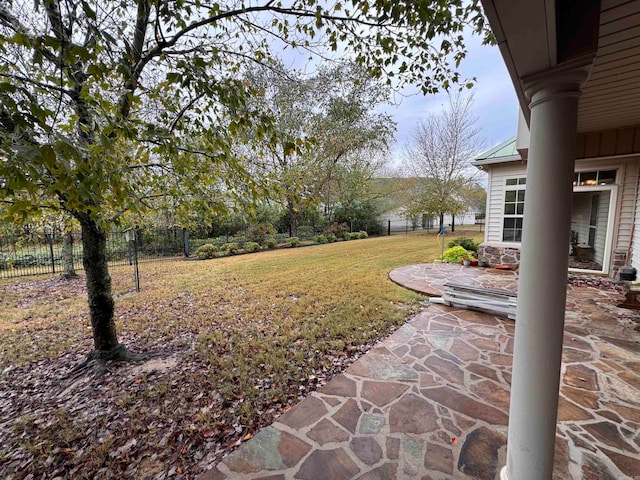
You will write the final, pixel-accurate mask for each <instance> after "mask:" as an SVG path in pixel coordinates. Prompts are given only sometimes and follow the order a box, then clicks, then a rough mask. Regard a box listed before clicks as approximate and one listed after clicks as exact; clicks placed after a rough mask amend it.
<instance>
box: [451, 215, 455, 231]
mask: <svg viewBox="0 0 640 480" xmlns="http://www.w3.org/2000/svg"><path fill="white" fill-rule="evenodd" d="M455 231H456V216H455V215H454V214H453V213H452V214H451V233H453V232H455Z"/></svg>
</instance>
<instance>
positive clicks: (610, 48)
mask: <svg viewBox="0 0 640 480" xmlns="http://www.w3.org/2000/svg"><path fill="white" fill-rule="evenodd" d="M482 3H483V6H484V10H485V13H486V15H487V18H488V20H489V23H490V25H491V28H492V29H493V32H494V35H495V37H496V40H497V43H498V47H499V48H500V52H501V53H502V57H503V58H504V61H505V64H506V67H507V70H508V72H509V75H510V76H511V79H512V81H513V84H514V87H515V90H516V94H517V96H518V100H519V102H520V107H521V110H522V112H523V115H524V120H525V122H526V123H527V124H528V122H529V114H530V111H529V98H527V96H526V94H525V87H524V81H523V79H526V78H531V77H532V76H537V75H542V74H544V73H545V72H547V71H551V70H555V69H557V68H558V67H562V66H563V65H566V64H568V63H571V62H575V61H576V60H577V59H582V60H584V61H587V62H593V67H592V70H591V75H590V77H589V79H588V80H587V82H586V83H585V84H584V85H583V88H582V96H581V98H580V103H579V109H578V132H581V133H584V132H590V131H598V130H606V129H612V128H619V127H624V126H630V125H638V124H640V81H638V79H639V78H640V2H638V1H627V0H602V1H600V0H581V1H573V0H482Z"/></svg>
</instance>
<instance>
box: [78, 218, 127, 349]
mask: <svg viewBox="0 0 640 480" xmlns="http://www.w3.org/2000/svg"><path fill="white" fill-rule="evenodd" d="M80 225H81V226H82V264H83V266H84V271H85V273H86V276H87V293H88V297H89V316H90V318H91V326H92V328H93V345H94V347H95V349H96V351H109V350H113V349H115V348H116V347H118V337H117V336H116V324H115V321H114V319H113V312H114V301H113V295H112V294H111V276H110V275H109V270H108V267H107V234H106V232H105V231H104V230H103V229H102V228H100V227H99V226H98V225H97V224H96V222H94V221H93V220H91V219H88V218H83V219H82V220H81V221H80Z"/></svg>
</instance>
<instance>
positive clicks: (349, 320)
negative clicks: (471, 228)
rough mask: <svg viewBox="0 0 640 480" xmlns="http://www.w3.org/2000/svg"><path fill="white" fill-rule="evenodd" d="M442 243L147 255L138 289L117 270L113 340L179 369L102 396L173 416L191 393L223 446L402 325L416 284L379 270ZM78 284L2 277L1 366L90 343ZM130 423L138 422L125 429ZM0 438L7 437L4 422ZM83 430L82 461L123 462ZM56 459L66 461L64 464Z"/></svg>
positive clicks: (40, 364) (428, 257) (23, 365)
mask: <svg viewBox="0 0 640 480" xmlns="http://www.w3.org/2000/svg"><path fill="white" fill-rule="evenodd" d="M476 238H477V237H476ZM439 254H440V245H439V243H438V241H437V239H436V237H435V235H399V236H392V237H382V238H371V239H366V240H358V241H351V242H341V243H336V244H329V245H321V246H314V247H309V248H298V249H285V250H276V251H268V252H261V253H259V254H253V255H243V256H237V257H227V258H222V259H215V260H206V261H168V262H162V263H145V264H141V266H140V276H141V287H142V292H140V293H139V294H136V293H135V292H134V291H133V285H132V284H133V276H132V272H131V269H130V268H125V267H118V268H114V269H112V276H113V285H114V294H115V296H116V302H117V307H116V317H117V328H118V331H119V333H120V337H121V339H122V341H124V342H125V343H127V344H129V345H130V346H131V347H133V349H135V350H138V351H140V350H154V351H163V352H164V353H165V355H166V356H173V357H175V358H178V359H179V362H177V366H176V367H175V371H172V370H171V369H170V370H169V371H167V372H165V373H166V375H164V376H163V375H156V376H155V377H154V379H153V381H149V382H144V384H143V385H140V382H137V383H136V385H135V386H134V388H133V389H130V390H127V389H125V390H124V391H119V392H110V393H109V394H108V395H109V396H110V397H109V401H110V404H113V405H118V408H119V409H120V411H124V412H125V414H126V415H128V416H129V417H131V418H135V419H136V421H137V422H140V423H142V424H143V425H145V424H148V422H149V421H150V420H149V418H147V417H148V415H149V412H152V411H154V406H155V407H156V408H155V410H156V412H157V410H158V408H159V409H160V411H161V412H162V416H163V418H164V417H172V416H176V420H175V421H176V422H177V423H179V422H182V421H183V417H184V416H185V415H186V413H185V410H184V409H188V408H189V407H190V405H191V403H193V409H192V410H193V412H192V414H191V415H189V416H188V421H189V425H188V429H190V430H189V431H192V432H203V431H206V432H207V434H206V435H204V436H205V437H207V439H210V438H216V439H218V440H219V442H218V443H219V444H220V445H222V446H223V447H224V448H228V444H229V443H230V441H231V444H233V442H235V441H236V439H238V438H242V436H244V435H245V434H246V433H251V432H254V431H255V430H256V429H257V428H259V427H261V426H263V425H265V424H268V423H270V422H271V421H272V420H273V417H274V416H275V415H277V414H278V413H279V412H281V411H282V410H283V409H286V408H287V405H290V404H292V403H294V402H296V401H297V398H298V396H299V395H300V394H302V395H305V394H306V393H308V391H310V390H313V389H314V388H316V387H317V386H318V385H319V384H322V383H324V382H325V381H326V380H327V379H328V378H330V377H331V376H332V375H333V374H334V373H335V372H336V371H340V370H341V369H342V368H344V366H345V365H346V364H348V363H349V362H350V361H351V360H352V359H353V358H355V357H357V356H358V355H359V354H360V353H361V352H364V351H366V350H367V349H368V348H369V346H370V345H371V344H372V343H374V342H375V341H377V340H378V339H380V338H382V337H384V336H386V335H387V334H388V333H389V332H390V331H392V330H393V329H394V328H395V327H396V326H397V325H400V324H402V323H403V322H404V321H405V320H406V318H407V317H408V316H409V315H410V314H411V313H413V312H414V311H416V309H417V302H416V300H417V299H418V296H417V295H416V294H414V293H412V292H409V291H407V290H405V289H402V288H400V287H398V286H396V285H394V284H392V283H391V282H390V281H389V280H388V278H387V275H388V272H389V271H390V270H392V269H393V268H395V267H397V266H402V265H407V264H412V263H421V262H429V261H432V260H433V259H434V258H436V257H438V256H439ZM82 283H83V282H82V281H80V282H67V281H62V280H58V279H27V280H21V281H20V282H17V283H16V282H14V283H13V284H11V283H9V282H8V281H3V282H0V371H1V370H3V369H6V368H7V367H9V366H12V368H13V369H15V368H19V369H20V370H21V371H31V370H34V371H36V370H37V369H39V368H45V367H46V366H49V365H54V366H55V365H56V362H57V363H58V364H60V365H61V367H60V368H59V369H58V371H61V370H62V371H63V370H64V368H69V367H70V366H71V365H73V363H74V362H76V361H79V360H80V358H81V357H82V355H84V354H86V353H87V352H88V351H89V350H90V348H91V344H92V342H91V330H90V328H89V325H88V320H87V306H86V294H85V293H84V286H83V285H82ZM49 359H52V360H54V361H53V362H51V361H50V360H49ZM170 363H171V362H170ZM175 363H176V362H173V363H172V365H173V364H175ZM63 367H64V368H63ZM123 371H124V370H123ZM130 372H131V371H129V373H127V375H129V374H130ZM9 375H11V373H9ZM134 375H135V373H134ZM176 375H181V376H182V377H184V378H181V380H180V382H181V387H180V388H177V387H176V385H175V382H174V380H175V376H176ZM120 376H121V377H122V378H124V376H125V374H124V373H122V374H121V375H120ZM2 377H5V373H4V372H3V374H2V375H1V376H0V380H7V381H8V379H7V378H4V379H3V378H2ZM2 383H4V382H2ZM143 387H144V388H143ZM199 389H201V390H203V391H206V392H209V393H211V392H215V395H214V394H213V393H211V394H210V395H209V399H211V398H214V397H215V398H216V399H217V400H216V402H217V403H216V405H215V406H214V407H210V406H209V407H207V408H206V409H204V410H203V409H200V408H199V406H198V404H197V401H196V400H197V398H199V397H198V396H197V394H196V393H197V392H198V390H199ZM185 392H186V393H185ZM181 395H185V397H184V398H181ZM198 401H199V400H198ZM163 402H164V403H163ZM190 402H191V403H190ZM171 405H180V406H182V407H184V408H178V409H175V408H173V407H171ZM63 408H66V404H65V405H61V404H60V402H57V403H56V402H53V403H51V411H50V412H49V414H52V412H55V414H56V415H58V416H60V415H61V413H60V412H65V410H64V409H63ZM24 409H26V410H27V411H23V412H22V415H21V416H20V417H19V418H18V420H16V424H15V425H13V427H12V428H13V431H14V433H15V434H16V436H17V434H18V433H22V434H24V433H25V432H30V433H32V432H31V430H30V428H32V426H33V421H34V419H33V418H32V415H33V414H32V413H31V412H29V411H28V407H26V406H25V407H24ZM156 415H157V413H156ZM179 415H181V416H182V417H180V418H178V416H179ZM76 417H77V418H78V419H77V421H76V423H78V425H76V426H75V427H74V425H73V422H74V420H69V428H71V429H73V428H75V429H76V430H77V429H78V428H77V427H80V428H84V426H85V424H86V423H87V419H86V418H85V419H82V416H81V415H76ZM106 422H107V424H108V418H107V419H106ZM29 425H31V427H29ZM184 428H185V429H187V427H186V426H185V427H184ZM62 433H64V432H62ZM62 433H61V432H57V434H56V435H54V436H51V435H49V436H48V437H47V438H46V441H45V439H40V440H42V441H44V443H45V444H48V446H47V448H45V449H44V450H45V451H46V452H48V451H52V450H55V448H56V446H58V447H59V444H60V443H61V442H62V443H64V444H65V445H66V444H67V443H69V442H66V441H62V440H60V438H59V437H60V435H62ZM143 433H144V432H142V433H140V435H143ZM87 435H89V436H90V435H91V434H89V433H88V434H87ZM126 435H128V436H131V435H135V432H131V431H130V430H129V431H128V433H126ZM194 435H195V434H194ZM0 436H4V435H3V434H2V432H1V431H0ZM127 438H128V437H127V436H125V437H124V439H123V440H122V442H120V440H121V439H119V438H118V437H117V436H116V437H115V438H113V439H112V438H111V437H109V442H111V443H113V445H114V446H116V447H117V446H122V444H123V443H124V442H125V441H126V439H127ZM187 438H191V437H189V436H187ZM194 438H195V437H194ZM2 440H3V441H6V438H5V439H2ZM36 440H38V439H33V441H32V443H34V442H36ZM74 442H76V443H78V442H79V440H78V439H75V440H74ZM87 442H88V443H87V444H88V445H89V446H88V447H87V451H85V452H84V453H83V455H89V458H90V459H95V458H99V460H95V461H94V460H91V462H89V463H87V461H86V460H85V463H83V464H82V465H83V468H84V469H85V470H86V469H87V468H89V467H87V465H89V464H91V465H94V464H95V465H94V466H93V467H92V468H94V469H96V470H95V471H94V473H95V472H97V471H99V469H98V467H99V466H100V465H104V464H105V462H107V463H109V462H114V461H116V460H118V459H117V458H116V459H114V458H112V456H111V457H110V456H108V455H106V456H105V455H104V453H100V451H99V449H100V448H102V449H104V442H98V443H96V442H91V441H89V440H87ZM190 442H191V443H188V445H189V447H188V448H193V449H196V448H200V449H202V448H204V447H203V445H205V444H204V443H203V441H202V439H200V440H198V441H196V440H195V439H193V440H190ZM20 448H24V449H26V451H28V452H30V453H29V454H30V455H33V456H34V458H35V460H33V462H32V464H33V465H35V466H34V467H33V468H35V469H36V471H37V468H36V467H37V466H38V465H41V463H38V461H39V460H38V455H40V456H42V455H44V456H45V458H46V456H47V455H48V454H47V453H42V454H39V453H37V452H36V453H34V452H32V450H33V449H29V448H28V446H21V447H20ZM39 448H44V447H43V446H42V445H40V447H39ZM59 448H61V447H59ZM114 448H115V447H114ZM165 448H166V446H165ZM185 448H187V447H182V450H181V451H182V452H183V453H184V451H185V450H184V449H185ZM187 453H188V449H187ZM3 456H4V457H5V458H7V459H8V458H9V457H10V455H9V452H7V451H6V450H5V451H4V452H0V471H1V470H2V458H3ZM218 456H219V455H218ZM191 457H193V455H191ZM196 457H197V455H196ZM103 458H106V459H103ZM207 458H208V459H209V460H208V461H209V462H211V461H212V459H211V457H205V460H207ZM216 458H217V457H216ZM205 460H203V461H201V462H200V463H198V464H197V466H196V465H194V460H193V458H191V460H190V461H191V463H189V462H188V461H186V463H184V464H181V465H182V466H181V467H180V468H181V469H183V470H184V469H186V470H185V472H186V471H187V470H188V471H190V472H192V473H193V472H196V471H198V470H200V469H202V468H203V467H204V466H206V465H205V464H204V463H203V462H204V461H205ZM7 461H8V460H7ZM40 462H42V460H40ZM205 463H206V462H205ZM73 464H74V465H75V463H73ZM29 465H31V464H29ZM109 465H110V466H109V468H110V469H111V470H112V471H118V469H117V468H116V467H115V466H113V465H111V464H110V463H109ZM59 467H60V468H62V470H61V471H63V472H68V471H69V470H68V469H66V470H65V468H66V467H65V465H62V466H59ZM105 468H106V467H105ZM123 468H124V467H123ZM129 468H130V467H129ZM141 468H142V467H141ZM114 469H115V470H114ZM89 470H91V468H89ZM25 471H28V469H27V470H25ZM121 472H124V470H121ZM87 475H90V472H89V471H88V472H87ZM96 475H97V476H98V477H99V476H100V475H99V474H96Z"/></svg>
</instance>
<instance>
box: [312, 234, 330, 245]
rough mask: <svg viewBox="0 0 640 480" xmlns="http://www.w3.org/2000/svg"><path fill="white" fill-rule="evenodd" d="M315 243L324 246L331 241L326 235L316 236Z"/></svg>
mask: <svg viewBox="0 0 640 480" xmlns="http://www.w3.org/2000/svg"><path fill="white" fill-rule="evenodd" d="M313 241H314V242H316V243H320V244H322V243H327V242H328V241H329V240H327V236H326V235H316V236H315V237H313Z"/></svg>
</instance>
